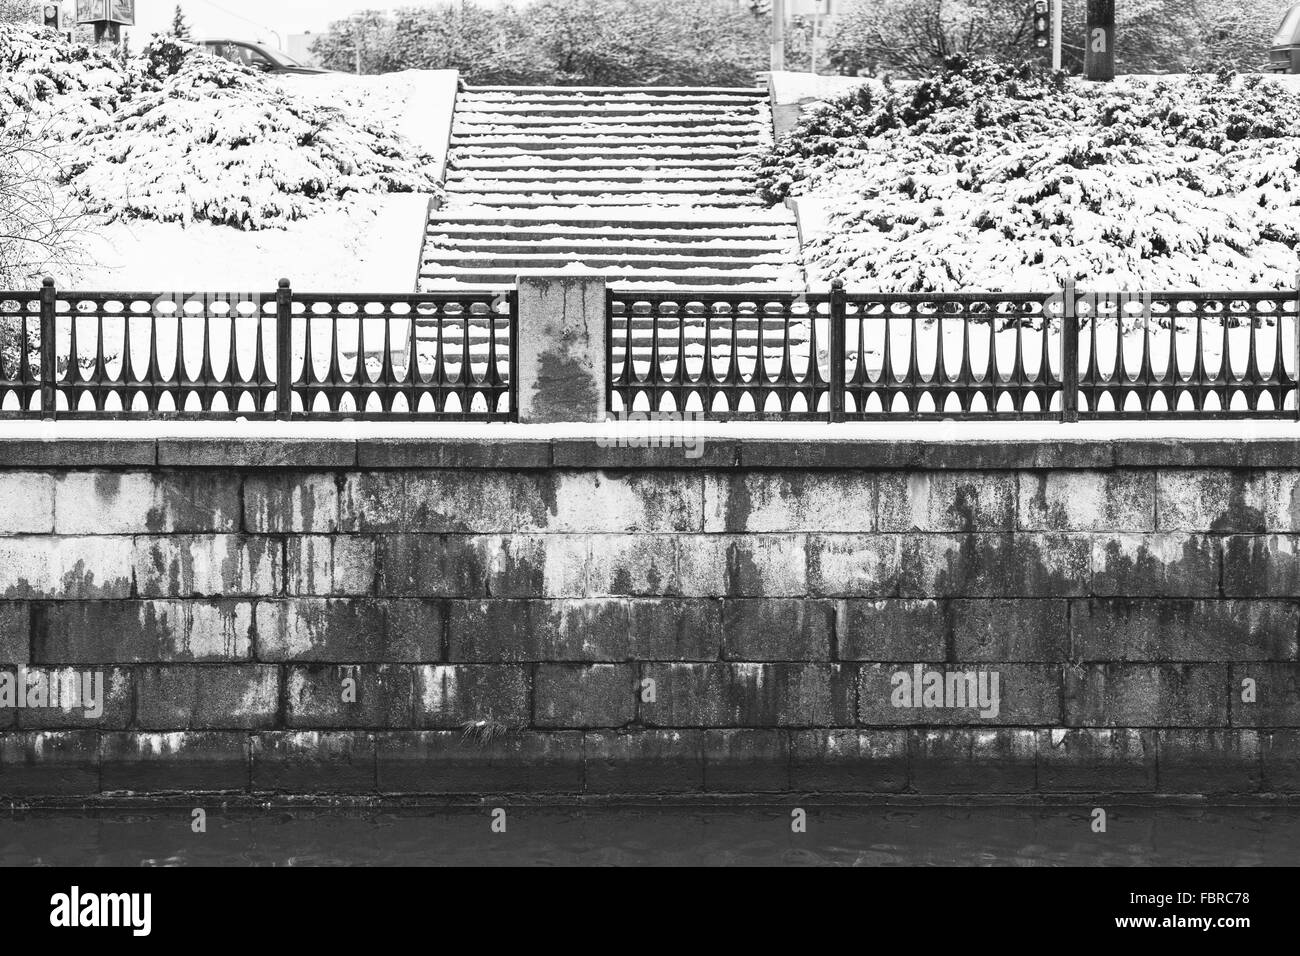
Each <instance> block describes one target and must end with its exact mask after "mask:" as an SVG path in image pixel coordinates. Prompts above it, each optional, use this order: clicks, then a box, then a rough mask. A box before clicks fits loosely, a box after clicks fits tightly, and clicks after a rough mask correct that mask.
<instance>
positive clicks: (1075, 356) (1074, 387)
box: [1043, 280, 1096, 422]
mask: <svg viewBox="0 0 1300 956" xmlns="http://www.w3.org/2000/svg"><path fill="white" fill-rule="evenodd" d="M1076 305H1077V301H1076V299H1075V291H1074V282H1073V280H1071V281H1069V282H1067V283H1065V285H1064V287H1063V288H1062V289H1061V421H1063V422H1077V421H1078V420H1079V318H1078V315H1077V314H1076V308H1075V307H1076ZM1093 318H1094V321H1095V319H1096V317H1095V316H1094V317H1093ZM1043 334H1044V335H1046V334H1047V329H1046V324H1044V329H1043Z"/></svg>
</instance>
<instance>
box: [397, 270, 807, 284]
mask: <svg viewBox="0 0 1300 956" xmlns="http://www.w3.org/2000/svg"><path fill="white" fill-rule="evenodd" d="M607 274H608V276H609V280H610V282H611V284H613V283H622V282H636V283H642V284H645V285H646V286H647V288H649V287H653V286H658V285H665V286H682V285H691V286H706V287H707V286H713V285H727V286H732V285H769V286H780V287H781V288H783V289H787V288H790V285H791V283H790V278H789V276H786V275H781V274H773V273H766V274H765V273H764V271H763V270H755V271H754V272H752V273H751V272H748V271H746V270H742V269H736V270H732V271H725V270H724V271H720V270H716V269H709V270H701V271H699V272H695V273H673V272H670V271H669V272H665V271H655V272H640V273H638V272H636V271H635V270H618V269H610V270H608V273H607ZM517 278H518V273H517V272H513V271H511V270H509V269H505V270H500V271H474V270H472V269H456V268H451V267H448V268H445V269H439V270H437V271H436V272H426V271H424V270H423V269H422V270H421V271H420V279H421V283H420V287H421V288H422V289H425V290H428V289H434V288H439V287H440V282H446V283H448V284H451V285H453V286H455V285H473V286H490V287H492V288H494V289H500V288H508V287H511V286H513V285H514V283H515V280H516V279H517Z"/></svg>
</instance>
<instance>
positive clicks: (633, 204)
mask: <svg viewBox="0 0 1300 956" xmlns="http://www.w3.org/2000/svg"><path fill="white" fill-rule="evenodd" d="M473 195H474V197H475V198H474V201H468V200H460V201H459V202H450V203H448V204H447V205H446V206H445V207H444V209H446V210H447V211H449V212H457V211H460V210H462V209H465V208H471V209H472V208H475V207H484V208H486V207H491V208H499V209H546V208H548V207H550V208H555V207H566V208H567V207H582V206H588V207H592V208H600V207H607V206H613V207H615V208H620V209H627V210H629V211H634V210H635V209H636V208H637V207H639V206H649V207H651V208H656V209H667V208H672V209H728V208H731V207H733V206H763V201H762V200H761V199H759V198H758V197H757V196H717V197H716V198H715V200H714V201H712V202H698V201H697V200H699V199H700V198H701V197H700V195H699V194H698V193H680V194H678V196H679V199H678V201H677V202H672V201H671V198H672V196H673V194H672V193H658V194H652V193H627V194H623V195H617V196H609V195H605V194H588V193H574V194H571V195H566V194H563V193H550V194H542V193H537V194H532V195H527V194H521V193H499V194H493V195H481V194H477V193H476V194H473ZM652 200H654V201H652ZM764 208H765V207H764Z"/></svg>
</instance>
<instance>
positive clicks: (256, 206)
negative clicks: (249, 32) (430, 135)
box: [0, 25, 439, 229]
mask: <svg viewBox="0 0 1300 956" xmlns="http://www.w3.org/2000/svg"><path fill="white" fill-rule="evenodd" d="M0 123H3V126H4V127H5V128H7V129H12V128H15V127H18V126H24V127H27V128H33V129H39V130H40V131H41V134H42V135H44V136H45V137H46V138H47V140H48V142H49V145H50V146H51V148H52V149H53V150H54V151H55V152H56V153H57V155H58V156H59V157H60V159H61V160H62V162H63V171H62V175H61V181H62V183H63V185H64V186H65V187H66V188H67V189H68V190H69V191H70V192H71V193H72V195H74V196H75V197H77V198H78V199H79V200H81V201H82V202H83V203H84V205H85V208H86V209H87V210H88V211H91V212H96V213H103V214H105V215H107V216H108V217H109V218H128V219H129V218H140V219H155V220H161V221H165V222H181V223H186V222H191V221H205V222H213V223H223V224H227V225H231V226H235V227H238V228H242V229H264V228H275V227H280V226H283V225H284V224H285V223H287V222H289V221H292V220H297V219H303V218H305V217H307V216H310V215H311V214H312V213H314V212H316V211H321V210H325V209H327V208H328V209H337V208H339V205H340V204H341V203H346V202H347V201H348V199H349V197H353V196H356V195H359V194H368V193H387V192H412V191H422V192H430V193H432V192H436V191H437V190H438V189H439V186H438V183H437V181H436V178H435V164H434V163H433V161H432V160H431V159H430V158H429V157H427V156H424V155H422V154H420V152H419V150H417V149H416V148H414V147H413V146H412V145H411V144H410V143H409V142H407V141H406V140H405V139H403V138H402V137H400V136H399V135H398V134H396V133H394V132H392V131H391V130H389V129H386V128H385V127H384V126H383V125H382V124H381V122H380V121H378V120H375V119H372V118H371V117H368V116H366V115H363V114H362V113H361V112H360V111H357V110H355V109H353V108H350V107H348V106H347V105H346V104H343V105H337V106H335V105H322V104H321V103H319V102H305V101H303V100H302V99H301V98H297V97H295V96H294V95H293V93H292V92H291V91H290V90H288V89H286V88H285V87H284V86H282V85H281V84H279V83H277V82H275V81H274V80H273V79H269V78H267V77H265V76H263V75H262V74H260V73H257V72H254V71H252V70H250V69H248V68H246V67H243V66H240V65H238V64H235V63H232V62H230V61H228V60H224V59H220V58H218V57H214V56H210V55H209V54H207V53H206V52H204V51H202V50H201V49H199V48H196V47H194V46H192V45H190V44H187V43H185V42H183V41H179V40H176V39H175V38H155V39H154V40H153V41H151V42H150V43H149V44H148V45H146V47H145V48H144V50H143V51H142V52H141V54H140V55H139V56H136V57H131V58H129V59H128V60H126V61H125V62H122V61H120V60H118V59H117V58H114V57H109V56H105V55H102V54H100V53H98V52H97V51H95V50H94V49H92V48H90V47H87V46H86V45H84V44H78V43H69V42H67V41H66V40H65V39H63V38H61V37H57V36H55V35H53V34H51V33H47V32H45V31H42V30H38V29H31V28H26V27H20V26H5V25H0Z"/></svg>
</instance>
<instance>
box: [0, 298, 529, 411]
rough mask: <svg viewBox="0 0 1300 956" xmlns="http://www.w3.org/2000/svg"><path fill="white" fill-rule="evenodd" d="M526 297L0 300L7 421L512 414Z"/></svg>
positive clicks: (1, 405)
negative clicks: (519, 302)
mask: <svg viewBox="0 0 1300 956" xmlns="http://www.w3.org/2000/svg"><path fill="white" fill-rule="evenodd" d="M516 328H517V315H516V295H515V292H514V290H501V291H490V292H472V291H471V292H432V293H422V294H418V295H321V294H309V293H296V292H294V291H293V290H292V289H291V288H290V286H289V283H288V282H287V281H281V283H280V285H279V288H278V289H277V290H276V291H275V292H273V293H265V294H264V293H161V294H159V293H117V292H110V293H106V292H63V291H60V290H58V289H56V288H55V287H54V284H53V282H51V281H48V280H47V281H46V283H45V285H44V286H43V288H42V289H41V291H40V292H39V293H9V292H0V417H8V418H209V419H234V418H248V419H280V420H285V419H327V420H329V419H377V418H401V419H413V420H418V419H451V420H481V421H501V420H507V421H508V420H513V419H514V418H515V416H516V414H517V413H516V405H515V401H514V397H513V388H514V382H515V381H516V379H517V375H516V373H515V342H516V335H515V332H516Z"/></svg>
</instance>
